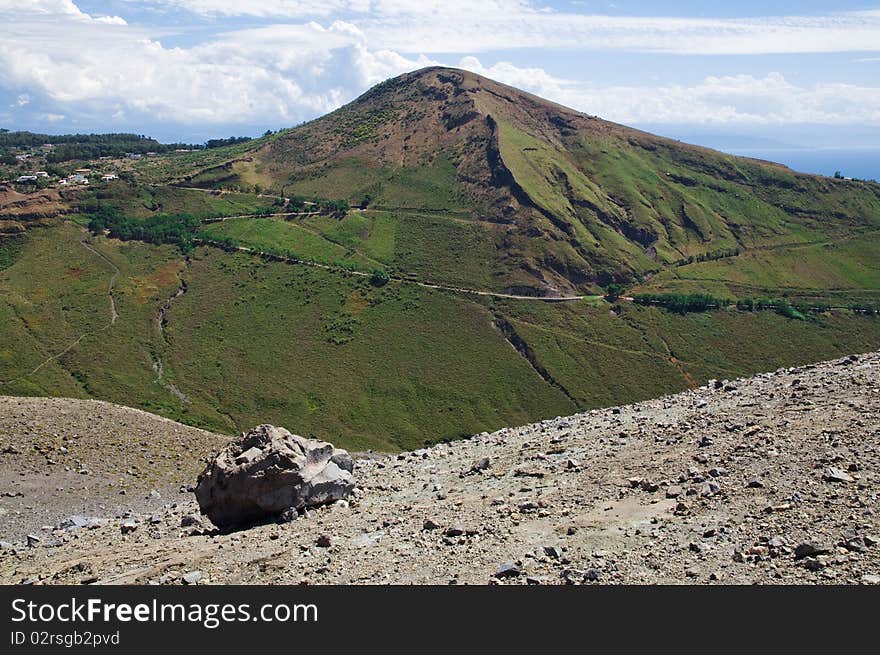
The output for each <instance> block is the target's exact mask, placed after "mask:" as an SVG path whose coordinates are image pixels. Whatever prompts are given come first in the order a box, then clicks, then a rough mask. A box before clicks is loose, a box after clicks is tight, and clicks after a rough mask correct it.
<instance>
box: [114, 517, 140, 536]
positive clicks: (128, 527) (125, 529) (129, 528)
mask: <svg viewBox="0 0 880 655" xmlns="http://www.w3.org/2000/svg"><path fill="white" fill-rule="evenodd" d="M137 528H138V524H137V521H132V520H131V519H129V520H127V521H123V522H122V525H120V526H119V531H120V532H122V534H129V533H131V532H134V531H135V530H137Z"/></svg>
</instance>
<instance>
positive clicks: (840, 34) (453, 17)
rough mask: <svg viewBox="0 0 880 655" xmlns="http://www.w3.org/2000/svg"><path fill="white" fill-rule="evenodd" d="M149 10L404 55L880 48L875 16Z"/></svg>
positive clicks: (379, 2)
mask: <svg viewBox="0 0 880 655" xmlns="http://www.w3.org/2000/svg"><path fill="white" fill-rule="evenodd" d="M129 1H130V2H138V1H139V0H129ZM140 2H141V4H143V0H140ZM152 4H157V5H160V6H166V7H169V6H170V7H175V8H178V9H185V10H188V11H191V12H193V13H195V14H200V15H207V16H217V15H226V16H231V15H236V16H257V17H262V18H270V17H271V18H287V19H301V18H306V17H328V16H333V15H338V14H339V13H340V12H343V13H346V14H351V15H352V17H351V20H352V21H354V22H355V23H356V24H357V25H358V26H359V27H360V28H361V29H362V30H363V31H364V32H365V33H366V34H367V35H368V36H369V38H370V41H371V43H374V44H376V45H377V47H380V48H387V49H392V50H397V51H400V52H406V53H421V52H427V53H441V52H442V53H453V52H454V53H473V52H486V51H489V50H497V49H512V48H543V49H552V48H556V49H559V48H564V49H578V50H590V49H593V50H595V49H625V50H633V51H648V52H669V53H678V54H697V53H699V54H717V55H720V54H739V55H743V54H770V53H799V52H855V51H877V50H880V10H872V11H860V12H848V13H831V14H828V15H824V16H822V15H819V16H769V17H759V18H674V17H652V16H603V15H590V14H584V13H575V12H563V11H556V10H551V9H547V8H542V7H541V5H539V4H537V3H536V2H529V1H528V0H482V1H479V2H473V0H325V1H324V2H307V1H305V0H261V1H260V2H239V1H238V0H154V2H153V3H152Z"/></svg>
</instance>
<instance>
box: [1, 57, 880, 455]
mask: <svg viewBox="0 0 880 655" xmlns="http://www.w3.org/2000/svg"><path fill="white" fill-rule="evenodd" d="M70 166H71V167H82V168H92V169H93V170H95V171H102V172H103V171H104V170H113V171H118V173H119V179H115V180H110V181H103V180H101V179H100V178H99V177H97V176H93V179H92V183H90V184H89V185H88V186H82V187H80V186H78V187H77V188H75V189H69V190H67V191H65V192H64V194H63V195H62V196H57V197H56V196H55V195H51V194H53V193H55V191H54V190H52V189H49V190H47V191H33V192H32V193H24V189H21V188H18V187H16V189H15V190H14V191H12V192H8V193H7V196H6V198H7V201H6V202H5V204H4V206H5V207H16V208H18V209H16V210H15V211H16V212H17V214H16V216H15V220H14V221H6V220H5V218H3V217H0V219H2V222H0V226H3V227H2V229H0V394H4V395H14V396H23V395H29V396H65V397H71V398H80V399H87V398H92V399H100V400H106V401H111V402H114V403H118V404H122V405H129V406H136V407H138V408H140V409H144V410H148V411H150V412H154V413H157V414H161V415H163V416H166V417H169V418H173V419H175V420H178V421H181V422H184V423H187V424H190V425H194V426H198V427H202V428H207V429H209V430H211V431H212V432H219V433H225V434H231V433H235V432H239V431H242V430H247V429H250V428H252V427H253V426H254V425H257V424H260V423H267V422H268V423H272V424H275V425H284V426H286V427H288V428H289V429H291V430H292V431H294V432H296V433H298V434H302V435H304V436H314V437H319V438H322V439H325V440H328V441H332V442H334V443H337V444H338V445H340V446H344V447H348V448H353V449H358V450H365V449H368V448H372V449H376V450H386V451H390V450H401V449H408V448H416V447H419V446H421V445H424V444H426V443H436V442H438V441H442V440H446V439H453V438H457V437H461V436H466V435H471V434H476V433H480V432H482V431H484V430H493V429H497V428H499V427H501V426H504V425H516V424H524V423H528V422H531V421H535V420H540V419H544V418H548V417H553V416H563V415H568V414H572V413H574V412H576V411H579V410H584V409H590V408H598V407H607V406H609V405H617V404H621V403H627V402H633V401H638V400H644V399H647V398H654V397H657V396H661V395H664V394H668V393H672V392H676V391H682V390H685V389H688V388H693V387H695V386H699V385H700V384H702V383H705V381H707V380H709V379H713V378H715V379H725V378H726V379H730V378H735V377H739V376H743V375H748V374H752V373H756V372H758V371H765V370H772V369H776V368H779V367H781V366H794V365H798V364H804V363H807V362H810V361H818V360H822V359H828V358H831V357H834V356H842V355H845V354H849V353H852V352H867V351H871V350H876V349H877V348H880V320H878V319H877V314H878V307H880V256H878V253H880V231H878V222H880V185H877V184H872V183H866V182H859V181H850V180H843V179H830V178H824V177H816V176H810V175H803V174H799V173H796V172H793V171H791V170H789V169H786V168H785V167H782V166H779V165H776V164H772V163H767V162H760V161H755V160H750V159H743V158H737V157H733V156H729V155H725V154H722V153H719V152H715V151H712V150H708V149H705V148H699V147H695V146H690V145H687V144H682V143H679V142H677V141H674V140H669V139H664V138H660V137H656V136H652V135H650V134H647V133H644V132H640V131H637V130H632V129H629V128H627V127H624V126H620V125H615V124H613V123H609V122H606V121H603V120H600V119H598V118H595V117H591V116H586V115H584V114H581V113H578V112H575V111H573V110H570V109H566V108H564V107H561V106H559V105H555V104H553V103H549V102H547V101H544V100H541V99H540V98H537V97H535V96H532V95H529V94H527V93H524V92H521V91H518V90H516V89H512V88H511V87H508V86H504V85H502V84H498V83H496V82H493V81H491V80H487V79H485V78H481V77H479V76H476V75H473V74H471V73H466V72H463V71H457V70H452V69H440V68H430V69H426V70H422V71H418V72H415V73H410V74H407V75H403V76H401V77H398V78H395V79H393V80H389V81H387V82H385V83H383V84H380V85H379V86H377V87H375V88H374V89H372V90H370V91H369V92H367V93H366V94H364V95H363V96H362V97H360V98H358V99H357V100H355V101H354V102H352V103H350V104H348V105H346V106H344V107H342V108H340V109H339V110H337V111H335V112H333V113H331V114H329V115H327V116H325V117H323V118H320V119H317V120H315V121H312V122H310V123H306V124H304V125H300V126H298V127H294V128H291V129H288V130H283V131H281V132H278V133H274V134H267V135H266V136H264V137H262V138H260V139H254V140H252V141H247V142H238V143H232V144H230V145H226V146H222V147H216V148H210V149H205V150H201V151H198V152H171V153H162V154H158V155H156V156H149V157H144V158H143V159H110V160H96V161H94V162H71V163H70ZM39 194H50V195H43V196H40V195H39ZM20 196H24V197H20ZM40 198H42V200H40ZM56 199H57V202H54V201H55V200H56ZM32 200H33V201H34V202H38V204H40V205H41V207H40V208H39V211H37V210H36V209H34V206H31V205H30V204H29V203H30V202H31V201H32ZM0 202H2V199H0ZM49 205H51V207H50V206H49ZM55 205H58V206H55ZM62 205H63V206H62ZM50 209H51V211H50ZM610 283H618V284H620V285H622V286H623V287H624V291H625V292H622V291H621V289H620V288H616V287H615V288H614V289H613V291H614V292H615V293H616V294H617V296H622V297H615V296H604V292H605V289H603V287H607V286H608V285H609V284H610ZM693 294H699V295H698V297H696V298H695V297H693ZM549 300H553V302H548V301H549ZM657 305H662V306H657Z"/></svg>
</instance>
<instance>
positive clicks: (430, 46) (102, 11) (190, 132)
mask: <svg viewBox="0 0 880 655" xmlns="http://www.w3.org/2000/svg"><path fill="white" fill-rule="evenodd" d="M433 64H442V65H447V66H456V67H460V68H466V69H469V70H472V71H474V72H477V73H481V74H483V75H487V76H489V77H492V78H494V79H497V80H499V81H501V82H506V83H508V84H512V85H514V86H517V87H520V88H523V89H526V90H528V91H531V92H533V93H536V94H538V95H541V96H543V97H546V98H548V99H552V100H555V101H557V102H560V103H562V104H565V105H568V106H570V107H573V108H575V109H578V110H581V111H584V112H586V113H589V114H594V115H599V116H601V117H603V118H606V119H608V120H613V121H616V122H620V123H625V124H628V125H634V126H638V127H642V128H645V129H649V130H651V131H654V132H658V133H661V134H665V135H667V136H673V137H675V138H681V139H683V140H688V141H694V142H699V143H704V144H706V145H711V146H714V147H719V148H722V149H726V150H731V151H741V152H744V153H758V154H760V153H763V152H766V153H773V152H776V153H786V152H793V151H797V150H804V149H809V150H811V151H814V152H815V151H824V152H827V153H831V154H830V155H829V157H830V158H831V160H833V158H834V152H835V151H840V152H843V151H847V152H856V151H858V152H860V153H861V157H862V159H863V160H864V161H865V162H867V164H866V165H867V166H869V167H870V166H873V164H872V162H874V161H876V162H877V166H876V168H877V172H876V177H880V2H878V1H875V2H865V1H858V0H839V1H837V2H819V1H815V0H799V1H793V0H781V1H773V0H766V1H763V2H758V1H756V0H744V1H737V2H726V3H725V2H718V0H714V1H711V2H706V1H703V0H680V1H667V2H656V1H654V2H647V1H643V0H639V1H628V0H615V1H613V2H610V1H607V0H595V1H593V0H547V1H541V0H485V1H480V0H326V1H325V2H307V1H305V0H256V1H254V0H247V1H242V0H0V127H5V128H8V129H28V130H32V131H41V132H49V133H62V132H123V131H124V132H135V133H139V134H149V135H152V136H155V137H157V138H160V139H161V140H164V141H182V142H192V143H199V142H202V141H204V140H206V139H208V138H214V137H222V136H230V135H242V134H244V135H258V134H261V133H262V132H264V131H265V130H266V129H278V128H282V127H289V126H291V125H295V124H297V123H300V122H303V121H306V120H310V119H312V118H315V117H317V116H319V115H321V114H324V113H326V112H328V111H330V110H332V109H335V108H336V107H338V106H340V105H341V104H344V103H345V102H348V101H350V100H352V99H354V98H355V97H357V96H358V95H359V94H361V93H363V92H364V91H365V90H366V89H368V88H369V87H370V86H372V85H374V84H376V83H378V82H380V81H382V80H384V79H387V78H389V77H392V76H395V75H398V74H400V73H403V72H406V71H410V70H415V69H417V68H421V67H424V66H428V65H433ZM874 154H877V155H878V156H877V158H876V159H873V155H874ZM771 158H772V157H771ZM776 159H777V160H780V161H782V160H784V157H782V156H780V157H776Z"/></svg>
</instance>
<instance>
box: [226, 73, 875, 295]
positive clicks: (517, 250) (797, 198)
mask: <svg viewBox="0 0 880 655" xmlns="http://www.w3.org/2000/svg"><path fill="white" fill-rule="evenodd" d="M227 167H228V168H229V169H230V173H231V177H233V178H235V179H236V180H238V181H244V182H248V181H254V180H258V181H260V182H262V183H263V184H265V185H268V186H269V187H272V188H275V189H279V190H280V189H284V190H285V192H290V191H291V190H292V191H293V192H294V193H304V194H310V193H314V194H322V195H324V196H325V197H346V198H347V199H349V200H350V201H354V202H360V201H361V199H362V198H368V199H369V201H370V202H371V203H373V205H372V206H373V207H374V208H377V209H386V210H389V211H395V212H406V211H422V212H424V211H438V212H439V211H441V210H442V211H445V212H447V213H449V214H452V213H455V212H458V213H460V214H461V216H462V218H465V219H467V220H472V221H475V222H478V223H485V224H487V225H486V227H485V230H486V233H487V234H488V235H490V237H491V241H492V246H493V247H492V248H491V251H492V252H491V254H490V256H491V259H492V262H491V267H492V277H493V278H494V285H495V286H496V287H497V288H503V289H505V290H518V291H522V292H527V293H534V294H538V295H545V294H550V295H552V294H556V293H561V292H566V291H571V290H587V289H595V288H596V286H597V285H598V286H604V285H607V284H608V283H610V282H634V281H638V280H643V279H645V278H646V276H650V275H652V274H654V273H657V272H659V271H661V270H662V269H663V268H665V267H666V266H667V265H668V264H670V263H673V262H677V261H681V260H687V259H688V258H699V257H701V256H707V255H709V254H711V253H714V252H718V251H724V250H731V249H739V248H743V249H747V248H750V247H753V246H756V245H759V244H765V243H767V242H777V241H778V242H784V241H786V240H789V241H790V240H791V239H789V237H792V236H793V235H794V234H801V233H802V232H803V231H804V230H807V231H809V230H818V231H820V232H821V233H822V234H823V235H825V234H827V232H828V231H829V230H831V231H835V230H839V229H843V230H850V229H852V228H853V227H855V226H859V227H862V226H866V225H870V224H872V223H874V222H877V221H878V216H880V192H878V187H876V185H868V184H860V183H844V182H842V181H837V180H830V179H827V178H820V177H815V176H808V175H801V174H797V173H794V172H793V171H791V170H789V169H787V168H785V167H783V166H780V165H776V164H770V163H768V162H759V161H756V160H750V159H745V158H739V157H733V156H730V155H725V154H722V153H719V152H716V151H712V150H709V149H706V148H701V147H696V146H690V145H687V144H683V143H680V142H677V141H673V140H670V139H665V138H661V137H657V136H654V135H651V134H647V133H645V132H641V131H638V130H634V129H631V128H627V127H624V126H621V125H617V124H614V123H611V122H608V121H604V120H601V119H599V118H596V117H594V116H589V115H586V114H583V113H580V112H577V111H574V110H572V109H568V108H566V107H563V106H561V105H558V104H555V103H552V102H549V101H546V100H543V99H541V98H538V97H536V96H534V95H531V94H529V93H525V92H523V91H520V90H517V89H514V88H512V87H510V86H506V85H504V84H500V83H498V82H495V81H492V80H489V79H487V78H484V77H481V76H479V75H476V74H474V73H470V72H466V71H462V70H456V69H450V68H438V67H433V68H426V69H423V70H419V71H416V72H413V73H407V74H405V75H401V76H399V77H396V78H393V79H390V80H388V81H386V82H383V83H381V84H379V85H378V86H376V87H374V88H372V89H370V90H369V91H368V92H366V93H365V94H363V95H362V96H360V97H359V98H357V99H356V100H355V101H353V102H351V103H350V104H348V105H345V106H344V107H342V108H340V109H338V110H336V111H334V112H333V113H331V114H329V115H327V116H325V117H323V118H320V119H317V120H315V121H312V122H310V123H307V124H304V125H301V126H299V127H296V128H293V129H291V130H286V131H284V132H281V133H279V134H278V135H277V136H276V137H275V138H273V139H271V140H269V142H268V143H266V144H265V145H262V146H261V147H260V148H259V150H257V151H256V152H254V153H252V156H251V157H248V158H245V160H244V161H237V162H235V163H233V164H228V165H227ZM462 256H467V254H466V253H462Z"/></svg>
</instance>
